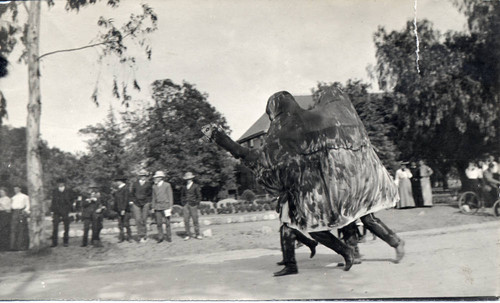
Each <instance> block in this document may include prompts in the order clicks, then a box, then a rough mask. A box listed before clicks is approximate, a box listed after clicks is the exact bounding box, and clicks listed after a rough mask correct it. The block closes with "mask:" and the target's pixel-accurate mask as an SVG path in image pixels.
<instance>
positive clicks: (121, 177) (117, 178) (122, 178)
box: [113, 175, 127, 181]
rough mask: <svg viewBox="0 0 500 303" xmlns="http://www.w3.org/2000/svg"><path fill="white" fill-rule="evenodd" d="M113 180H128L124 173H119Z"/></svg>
mask: <svg viewBox="0 0 500 303" xmlns="http://www.w3.org/2000/svg"><path fill="white" fill-rule="evenodd" d="M113 180H115V181H127V177H126V176H123V175H118V176H116V177H115V178H114V179H113Z"/></svg>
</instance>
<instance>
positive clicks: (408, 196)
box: [394, 162, 415, 208]
mask: <svg viewBox="0 0 500 303" xmlns="http://www.w3.org/2000/svg"><path fill="white" fill-rule="evenodd" d="M406 165H408V162H401V168H399V169H398V170H397V171H396V177H395V181H394V182H395V183H396V185H397V186H398V192H399V202H398V203H397V205H396V207H397V208H406V207H415V200H413V192H412V186H411V181H410V179H411V177H412V176H413V175H412V173H411V171H410V170H409V169H408V168H407V167H406Z"/></svg>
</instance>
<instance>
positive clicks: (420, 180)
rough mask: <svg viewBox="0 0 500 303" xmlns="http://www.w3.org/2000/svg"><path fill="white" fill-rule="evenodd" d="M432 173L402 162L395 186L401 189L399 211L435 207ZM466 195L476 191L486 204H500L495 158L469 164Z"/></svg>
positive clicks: (491, 156) (463, 186)
mask: <svg viewBox="0 0 500 303" xmlns="http://www.w3.org/2000/svg"><path fill="white" fill-rule="evenodd" d="M432 174H433V171H432V169H431V168H430V167H428V166H427V165H426V164H425V162H424V161H422V160H420V161H418V164H417V163H415V162H411V163H409V162H401V167H400V168H399V169H398V170H397V171H396V175H395V182H396V184H397V185H398V190H399V196H400V201H399V202H398V204H397V205H396V207H397V208H410V207H422V206H432V204H433V203H432V188H431V180H430V176H431V175H432ZM465 176H466V179H465V183H464V184H463V185H462V190H464V191H474V192H476V193H477V194H478V195H479V197H480V198H482V199H484V200H485V201H486V202H487V204H491V203H492V202H495V201H496V200H498V198H499V196H498V194H499V192H498V188H499V186H500V178H499V167H498V162H496V161H495V157H494V156H493V155H487V156H485V157H483V158H480V159H477V160H472V161H469V164H468V167H467V168H466V169H465Z"/></svg>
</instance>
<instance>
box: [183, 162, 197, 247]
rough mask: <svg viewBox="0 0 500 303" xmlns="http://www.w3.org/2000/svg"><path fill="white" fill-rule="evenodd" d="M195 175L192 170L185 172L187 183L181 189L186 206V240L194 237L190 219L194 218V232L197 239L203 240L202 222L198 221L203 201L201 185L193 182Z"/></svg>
mask: <svg viewBox="0 0 500 303" xmlns="http://www.w3.org/2000/svg"><path fill="white" fill-rule="evenodd" d="M193 179H194V175H193V173H192V172H187V173H185V174H184V180H186V185H185V186H183V187H182V190H181V204H182V206H183V207H184V210H183V213H184V226H185V228H186V237H185V238H184V240H189V239H190V238H191V237H192V234H191V228H190V226H189V219H190V218H193V225H194V232H195V237H196V239H200V240H201V235H200V224H199V222H198V205H200V201H201V193H200V187H199V186H198V184H196V183H194V182H193Z"/></svg>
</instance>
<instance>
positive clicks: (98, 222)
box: [82, 184, 106, 247]
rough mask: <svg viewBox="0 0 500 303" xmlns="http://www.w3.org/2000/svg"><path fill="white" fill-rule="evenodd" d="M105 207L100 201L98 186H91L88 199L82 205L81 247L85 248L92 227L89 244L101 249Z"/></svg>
mask: <svg viewBox="0 0 500 303" xmlns="http://www.w3.org/2000/svg"><path fill="white" fill-rule="evenodd" d="M105 209H106V206H105V205H104V204H103V203H102V201H101V199H100V194H99V191H98V186H97V185H95V184H93V185H91V186H90V197H89V198H88V199H85V200H84V202H83V204H82V219H83V239H82V247H85V246H87V242H88V236H89V228H90V227H92V238H91V241H90V244H91V245H93V246H94V247H102V244H101V239H100V233H101V230H102V221H103V211H104V210H105Z"/></svg>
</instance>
